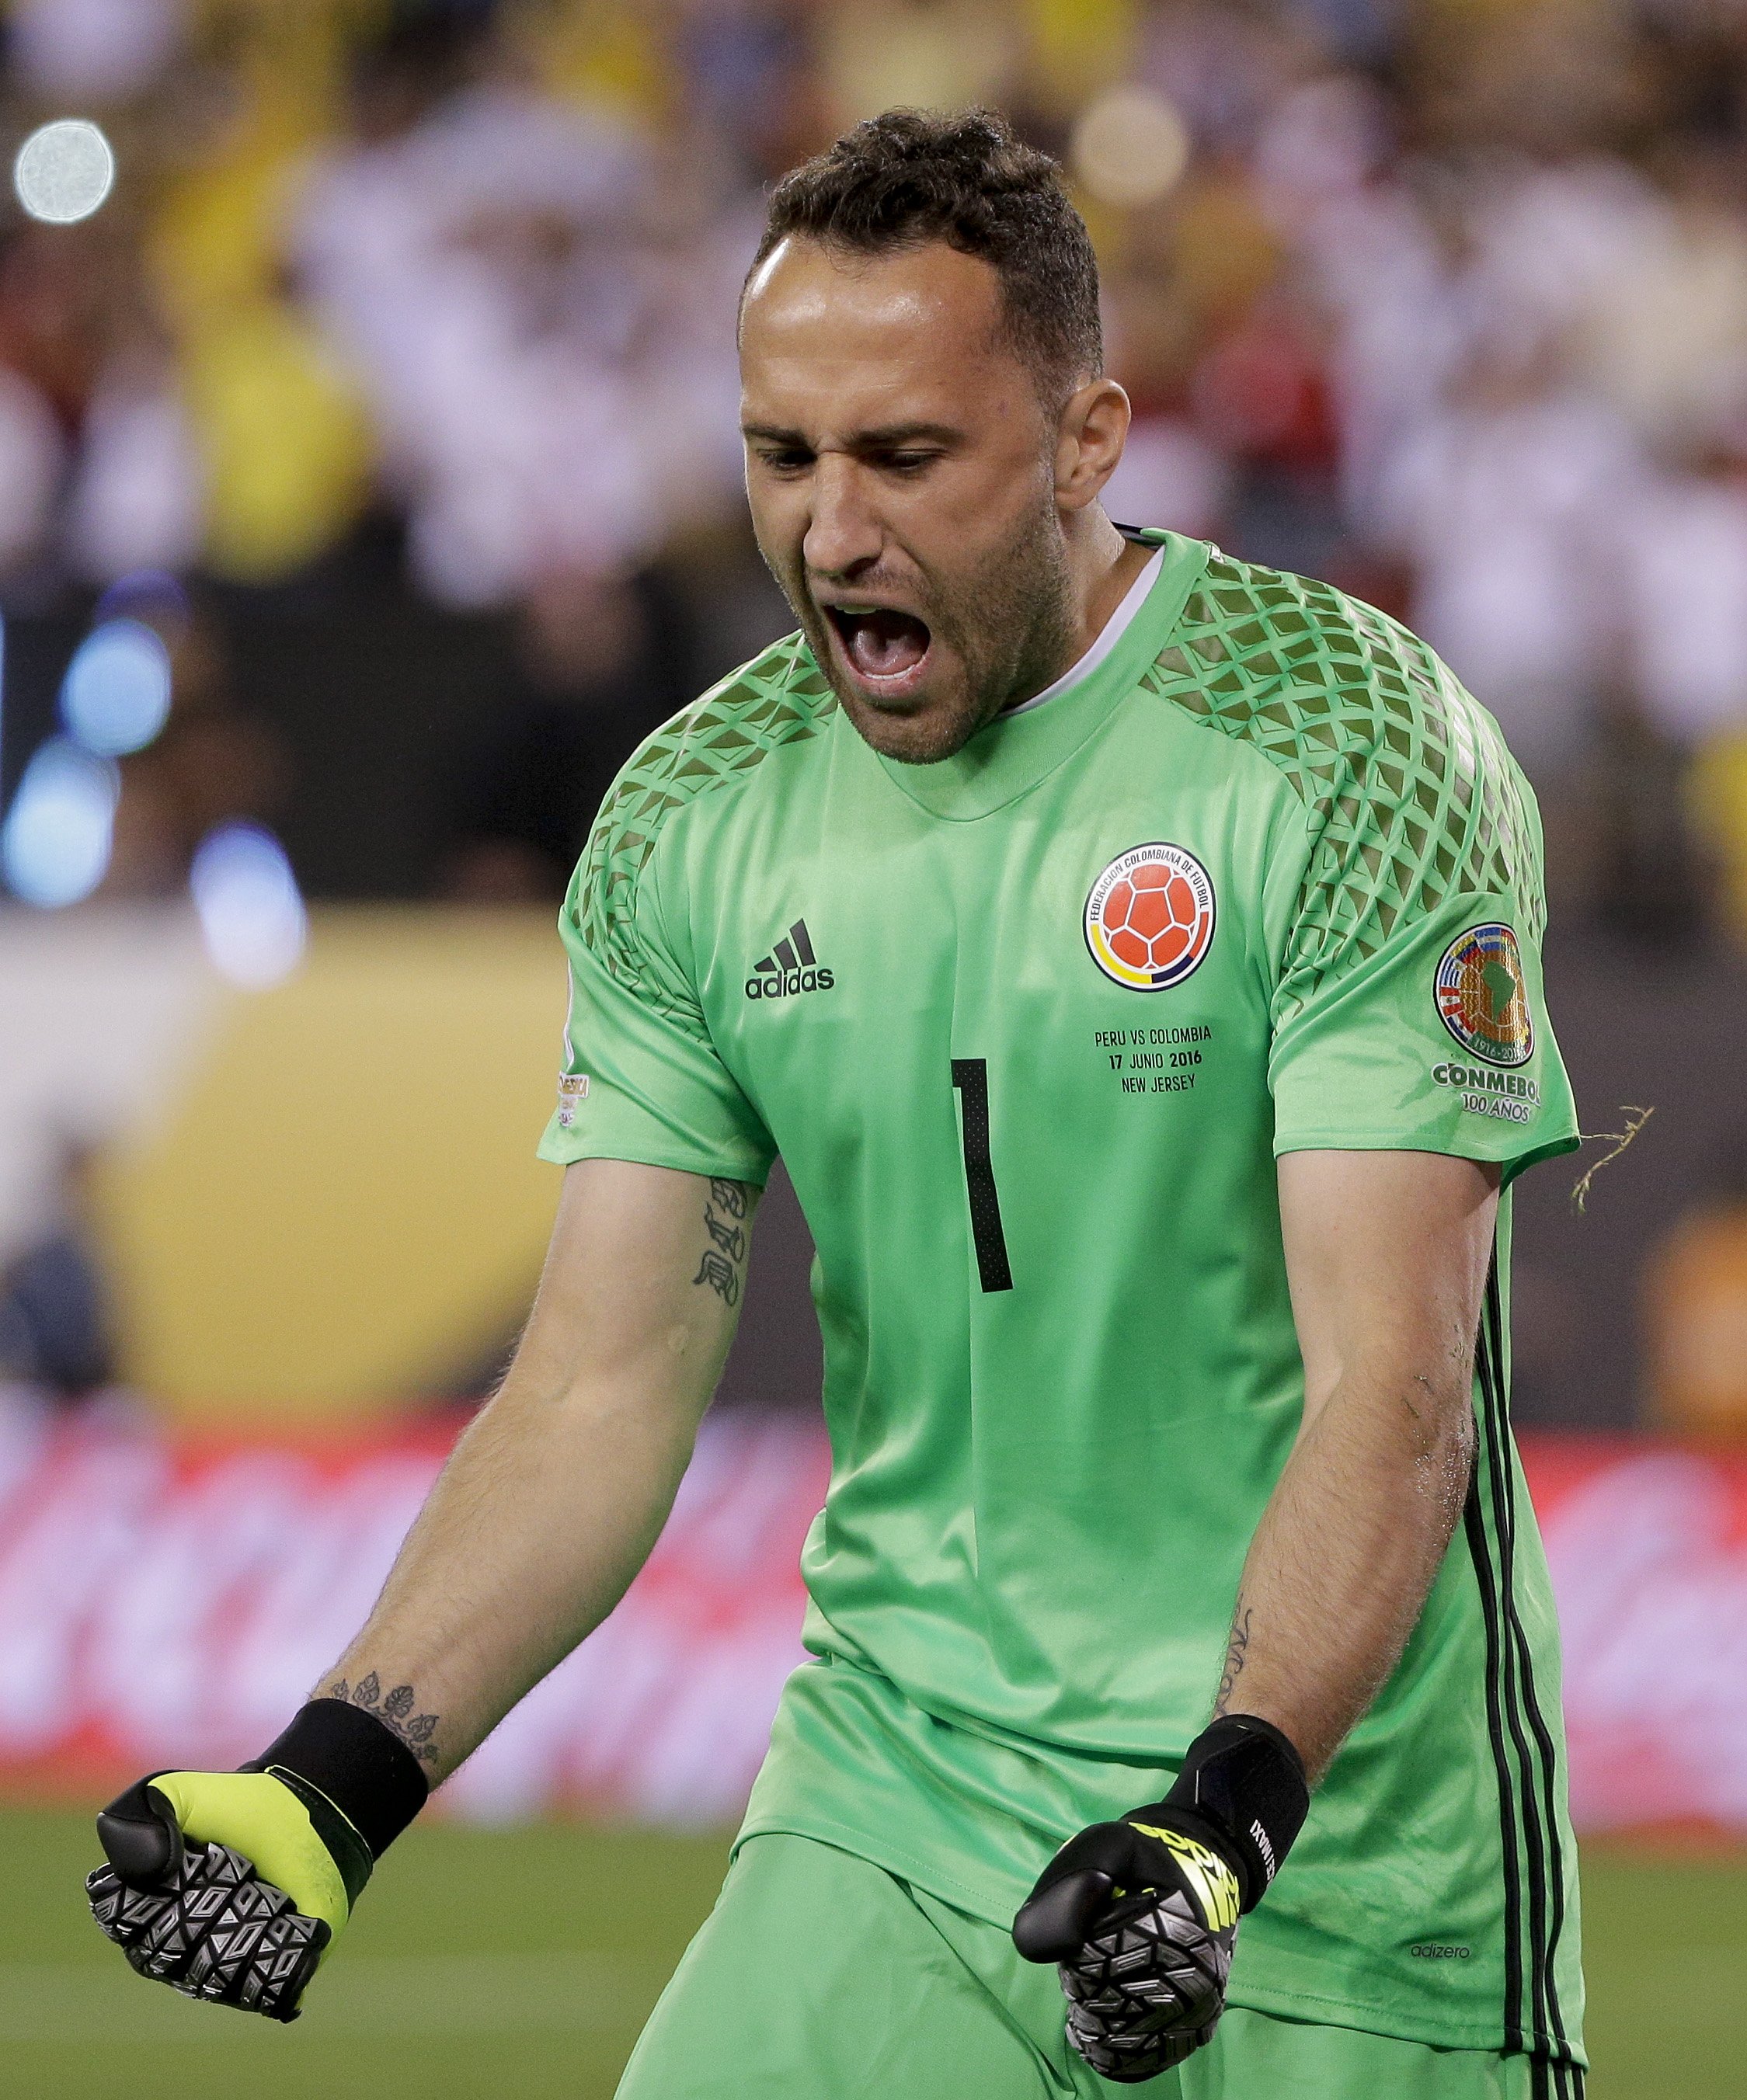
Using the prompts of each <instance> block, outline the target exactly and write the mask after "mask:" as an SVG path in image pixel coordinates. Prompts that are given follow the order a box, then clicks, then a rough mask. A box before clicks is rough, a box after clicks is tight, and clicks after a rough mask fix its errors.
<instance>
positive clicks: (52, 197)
mask: <svg viewBox="0 0 1747 2100" xmlns="http://www.w3.org/2000/svg"><path fill="white" fill-rule="evenodd" d="M114 186H115V152H114V149H113V148H112V147H111V145H110V143H109V141H108V139H106V138H105V137H104V135H103V133H102V132H101V131H100V130H99V128H98V127H97V126H96V125H95V124H93V123H92V122H91V121H90V119H89V118H88V117H56V118H55V121H54V122H53V123H52V124H44V125H41V126H38V127H37V130H34V131H33V132H32V133H31V135H30V136H29V138H28V139H26V140H25V141H24V144H23V145H22V146H20V148H19V149H18V157H17V159H16V160H15V161H13V163H12V188H13V189H14V191H15V192H16V193H17V196H18V201H19V202H20V204H21V205H23V206H24V210H26V211H27V212H29V214H30V216H31V217H32V218H40V219H45V220H46V221H47V223H49V224H50V225H51V226H71V225H73V224H74V223H76V222H77V220H79V219H82V218H90V215H91V214H92V213H93V212H94V211H95V210H97V208H98V207H99V205H101V204H102V203H103V201H104V198H106V197H107V196H108V194H109V192H110V191H111V189H112V188H114Z"/></svg>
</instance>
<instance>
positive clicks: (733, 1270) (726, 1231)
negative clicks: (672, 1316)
mask: <svg viewBox="0 0 1747 2100" xmlns="http://www.w3.org/2000/svg"><path fill="white" fill-rule="evenodd" d="M746 1207H747V1206H746V1190H745V1189H744V1188H743V1187H742V1185H740V1183H739V1182H738V1181H723V1180H712V1181H711V1183H710V1194H709V1201H708V1202H707V1203H705V1205H704V1230H705V1231H706V1232H707V1233H708V1234H709V1236H710V1238H711V1240H712V1242H713V1245H712V1246H708V1247H706V1248H705V1249H704V1259H703V1260H702V1261H701V1262H699V1264H698V1273H697V1274H696V1275H695V1277H693V1278H692V1279H691V1280H692V1282H694V1283H705V1284H708V1286H709V1287H710V1289H711V1290H713V1291H714V1292H715V1293H716V1295H717V1297H718V1298H720V1299H721V1301H722V1303H723V1304H725V1305H735V1304H739V1298H740V1282H741V1278H742V1277H743V1274H744V1272H745V1265H746V1232H745V1229H744V1227H743V1226H742V1225H741V1224H739V1223H737V1222H736V1220H739V1219H742V1218H743V1217H744V1216H745V1215H746Z"/></svg>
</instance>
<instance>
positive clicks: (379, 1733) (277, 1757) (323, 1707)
mask: <svg viewBox="0 0 1747 2100" xmlns="http://www.w3.org/2000/svg"><path fill="white" fill-rule="evenodd" d="M274 1766H278V1767H280V1768H281V1770H283V1771H286V1772H289V1773H290V1774H292V1775H293V1776H294V1777H296V1778H298V1779H300V1780H302V1781H303V1782H304V1783H305V1785H308V1786H312V1787H314V1788H315V1789H316V1790H317V1791H318V1792H319V1793H323V1794H325V1795H326V1797H327V1798H328V1799H329V1801H330V1802H333V1806H334V1807H336V1808H337V1809H338V1811H340V1813H341V1815H343V1816H344V1817H345V1818H346V1821H347V1822H348V1823H350V1824H351V1826H352V1828H353V1829H355V1831H356V1832H357V1833H358V1835H359V1836H360V1838H363V1840H364V1843H365V1844H366V1845H368V1846H369V1848H370V1856H371V1858H372V1859H373V1860H380V1859H381V1858H382V1855H383V1853H385V1852H386V1851H387V1850H388V1848H389V1846H390V1845H391V1844H393V1842H395V1838H398V1837H399V1835H400V1833H401V1832H402V1831H403V1830H404V1829H406V1827H407V1825H408V1824H409V1823H410V1822H411V1821H412V1819H413V1817H414V1816H415V1815H417V1813H418V1812H419V1811H420V1810H421V1808H422V1807H424V1806H425V1803H426V1801H427V1800H428V1799H429V1798H430V1784H429V1782H428V1781H427V1780H426V1777H425V1775H424V1773H423V1772H422V1771H421V1770H420V1768H419V1762H418V1759H417V1758H416V1757H414V1756H413V1754H412V1752H411V1751H410V1750H409V1749H408V1748H407V1746H406V1745H405V1744H404V1743H403V1742H402V1741H401V1740H400V1739H399V1736H396V1735H395V1732H394V1731H393V1730H392V1729H391V1728H390V1727H387V1726H386V1724H385V1723H382V1722H381V1721H379V1720H378V1719H377V1718H376V1716H375V1715H374V1714H367V1713H366V1712H365V1711H364V1709H363V1708H362V1707H360V1706H350V1705H346V1703H345V1701H342V1700H339V1699H312V1700H311V1701H310V1702H309V1704H308V1705H307V1706H304V1707H302V1708H301V1709H300V1710H299V1711H298V1713H297V1714H296V1715H295V1716H294V1717H293V1720H292V1722H291V1725H290V1726H289V1727H288V1728H287V1729H286V1730H285V1732H284V1734H283V1735H281V1736H279V1737H278V1738H277V1739H276V1740H275V1741H273V1742H272V1743H271V1744H269V1745H268V1746H267V1749H264V1750H263V1751H262V1753H261V1754H260V1756H259V1757H258V1758H254V1759H253V1760H252V1761H251V1762H249V1763H248V1764H246V1765H245V1766H244V1767H242V1769H243V1770H244V1771H267V1770H269V1769H270V1768H271V1767H274Z"/></svg>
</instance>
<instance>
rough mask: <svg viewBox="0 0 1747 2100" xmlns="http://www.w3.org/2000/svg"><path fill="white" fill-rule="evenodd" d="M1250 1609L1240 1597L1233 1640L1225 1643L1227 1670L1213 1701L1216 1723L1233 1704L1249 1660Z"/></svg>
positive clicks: (1232, 1631)
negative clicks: (1232, 1701)
mask: <svg viewBox="0 0 1747 2100" xmlns="http://www.w3.org/2000/svg"><path fill="white" fill-rule="evenodd" d="M1249 1650H1250V1609H1249V1607H1248V1606H1247V1605H1246V1604H1245V1603H1244V1601H1243V1599H1242V1597H1240V1598H1239V1599H1237V1610H1236V1611H1235V1612H1233V1615H1232V1630H1231V1639H1229V1641H1228V1642H1227V1643H1225V1668H1224V1671H1223V1672H1222V1673H1221V1674H1220V1689H1219V1693H1218V1696H1216V1697H1215V1700H1214V1701H1213V1718H1214V1719H1215V1721H1216V1720H1218V1719H1219V1718H1220V1715H1221V1714H1224V1711H1225V1709H1226V1707H1227V1706H1228V1705H1229V1704H1230V1703H1231V1696H1232V1694H1233V1692H1235V1691H1236V1690H1237V1679H1239V1677H1240V1676H1242V1674H1243V1666H1244V1664H1245V1663H1246V1661H1248V1660H1249Z"/></svg>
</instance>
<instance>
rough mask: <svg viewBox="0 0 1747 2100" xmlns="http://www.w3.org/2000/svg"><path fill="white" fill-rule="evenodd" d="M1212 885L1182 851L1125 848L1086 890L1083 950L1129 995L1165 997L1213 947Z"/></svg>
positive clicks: (1203, 870) (1191, 857)
mask: <svg viewBox="0 0 1747 2100" xmlns="http://www.w3.org/2000/svg"><path fill="white" fill-rule="evenodd" d="M1214 916H1215V899H1214V894H1213V878H1212V876H1210V875H1209V874H1208V872H1207V870H1206V868H1204V867H1202V864H1201V862H1199V861H1198V860H1197V859H1196V858H1195V856H1194V855H1193V854H1192V853H1187V852H1185V850H1184V849H1183V848H1182V847H1181V846H1173V845H1160V844H1157V843H1155V844H1154V845H1145V846H1131V847H1130V848H1129V849H1128V850H1127V853H1125V854H1118V855H1117V856H1116V858H1115V859H1114V860H1113V861H1112V862H1110V866H1109V867H1107V868H1105V871H1104V872H1103V874H1102V875H1101V876H1099V877H1098V879H1097V880H1096V882H1095V883H1093V885H1092V892H1091V894H1090V895H1089V896H1088V897H1087V899H1086V945H1087V947H1088V948H1090V949H1091V951H1092V960H1093V961H1094V962H1095V963H1096V964H1097V965H1098V968H1100V969H1101V970H1102V971H1103V973H1104V974H1105V976H1106V977H1111V978H1114V981H1115V982H1117V983H1118V984H1119V985H1127V986H1128V988H1129V990H1131V991H1168V990H1170V988H1171V986H1172V985H1180V984H1181V983H1182V982H1183V980H1184V979H1185V977H1188V976H1189V974H1190V973H1192V972H1193V971H1194V970H1196V969H1198V968H1199V967H1200V966H1201V964H1202V960H1204V959H1205V957H1206V955H1207V951H1208V949H1209V948H1211V946H1212V945H1213V921H1214Z"/></svg>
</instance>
